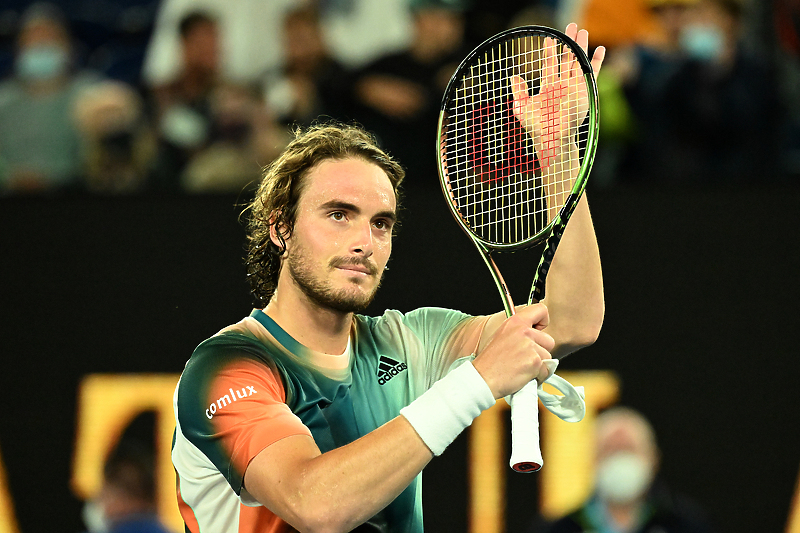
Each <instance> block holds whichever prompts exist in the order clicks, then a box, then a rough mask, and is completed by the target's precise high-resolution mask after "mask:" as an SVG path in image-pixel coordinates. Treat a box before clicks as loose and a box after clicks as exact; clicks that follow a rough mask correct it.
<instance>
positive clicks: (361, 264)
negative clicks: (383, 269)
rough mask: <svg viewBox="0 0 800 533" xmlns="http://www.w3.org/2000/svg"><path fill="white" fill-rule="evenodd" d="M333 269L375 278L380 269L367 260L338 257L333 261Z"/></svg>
mask: <svg viewBox="0 0 800 533" xmlns="http://www.w3.org/2000/svg"><path fill="white" fill-rule="evenodd" d="M331 267H333V268H338V269H340V270H350V271H352V272H359V273H361V274H367V275H369V276H375V275H377V273H378V267H377V266H375V265H373V264H372V263H370V262H369V261H368V260H366V259H357V258H347V257H337V258H334V259H333V260H331Z"/></svg>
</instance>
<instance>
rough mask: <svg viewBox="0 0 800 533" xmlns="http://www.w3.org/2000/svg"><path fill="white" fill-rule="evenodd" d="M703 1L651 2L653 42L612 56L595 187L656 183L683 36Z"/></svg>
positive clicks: (605, 77)
mask: <svg viewBox="0 0 800 533" xmlns="http://www.w3.org/2000/svg"><path fill="white" fill-rule="evenodd" d="M696 1H697V0H649V2H648V4H647V5H648V7H649V9H650V12H651V14H652V17H653V20H655V22H656V30H655V32H654V33H653V35H651V36H650V37H649V38H647V39H640V40H639V41H637V42H634V43H633V44H629V45H623V46H617V47H615V48H612V49H611V50H610V51H609V54H608V59H607V62H606V63H607V65H606V68H605V69H604V70H603V73H602V74H601V75H600V76H599V77H598V91H599V93H600V102H601V109H602V110H603V111H602V112H603V120H602V121H601V122H600V128H601V135H602V139H603V142H602V143H601V145H600V146H599V147H598V153H597V160H596V163H595V167H594V170H593V178H592V184H593V186H598V185H600V186H603V185H610V184H613V183H615V182H617V181H619V180H622V181H643V180H647V179H650V178H651V177H652V176H651V173H652V171H653V167H654V166H657V165H654V162H655V161H658V160H660V158H661V154H662V152H663V150H664V147H665V146H666V144H667V143H668V142H669V139H668V138H667V136H668V132H667V117H666V113H665V108H664V101H665V98H666V94H665V91H666V89H667V84H668V82H669V80H670V78H671V77H672V76H673V75H675V73H676V72H677V71H678V70H679V69H680V67H681V65H682V64H683V62H684V60H685V56H684V53H683V51H682V49H681V41H680V39H681V34H682V32H683V28H684V26H685V24H686V20H687V16H688V15H687V12H688V10H689V8H690V6H691V5H693V4H694V3H695V2H696Z"/></svg>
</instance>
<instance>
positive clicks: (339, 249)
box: [172, 125, 603, 533]
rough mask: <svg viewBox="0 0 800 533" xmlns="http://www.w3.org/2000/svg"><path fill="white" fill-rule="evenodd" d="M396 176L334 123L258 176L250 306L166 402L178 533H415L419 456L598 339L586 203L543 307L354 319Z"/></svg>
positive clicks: (371, 281) (371, 144) (597, 286)
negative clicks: (181, 527)
mask: <svg viewBox="0 0 800 533" xmlns="http://www.w3.org/2000/svg"><path fill="white" fill-rule="evenodd" d="M403 175H404V172H403V170H402V168H401V167H400V166H399V165H398V164H397V163H396V162H395V161H394V160H392V158H391V157H390V156H389V155H388V154H386V153H385V152H384V151H383V150H381V149H380V148H379V147H378V146H377V144H376V142H375V140H374V139H373V138H372V137H371V136H370V135H368V134H367V133H365V132H364V131H362V130H360V129H359V128H356V127H352V126H341V125H327V126H316V127H312V128H310V129H308V130H306V131H302V132H299V133H298V135H297V137H296V138H295V140H294V141H292V142H291V143H290V144H289V145H288V147H287V148H286V150H285V151H284V153H283V154H282V155H281V156H280V157H279V158H278V159H277V160H275V161H274V162H273V163H272V164H271V165H270V166H269V167H268V168H267V169H266V172H265V176H264V180H263V182H262V183H261V185H260V187H259V189H258V191H257V193H256V196H255V199H254V200H253V202H252V204H251V205H250V207H249V217H250V220H249V251H248V258H247V267H248V276H249V280H250V283H251V287H252V292H253V294H254V296H255V298H256V299H257V301H258V305H257V308H256V309H255V310H254V311H253V312H252V313H251V314H250V316H249V317H247V318H245V319H243V320H242V321H240V322H239V323H237V324H235V325H232V326H230V327H228V328H225V329H223V330H222V331H221V332H220V333H218V334H217V335H215V336H214V337H212V338H211V339H208V340H207V341H205V342H203V343H202V344H201V345H200V346H198V348H197V349H196V350H195V352H194V354H193V355H192V358H191V359H190V360H189V362H188V363H187V365H186V369H185V370H184V372H183V374H182V376H181V380H180V383H179V384H178V388H177V390H176V394H175V414H176V420H177V429H176V435H175V441H174V446H173V453H172V457H173V463H174V465H175V468H176V471H177V474H178V498H179V505H180V509H181V512H182V515H183V518H184V521H185V522H186V525H187V531H192V532H194V533H197V532H199V531H213V532H234V531H237V532H255V531H293V530H298V531H312V532H317V531H321V532H328V531H332V532H336V531H351V530H354V529H357V530H358V531H386V532H409V533H411V532H413V533H419V532H421V531H422V508H421V507H422V498H421V472H422V469H423V468H424V467H425V465H426V464H427V463H428V462H429V461H430V460H431V458H432V457H433V456H434V455H438V454H440V453H442V451H443V450H444V448H446V447H447V445H448V444H449V443H450V442H451V441H452V440H453V439H455V437H456V436H457V435H458V434H459V433H460V432H461V431H462V430H463V429H464V428H465V427H466V426H468V425H469V424H470V423H471V422H472V420H473V419H474V418H475V417H476V416H477V415H478V414H480V412H481V411H482V410H484V409H487V408H488V407H490V406H491V405H493V404H494V402H495V399H496V398H501V397H504V396H506V395H508V394H511V393H513V392H515V391H517V390H519V389H520V388H521V387H522V386H523V385H525V384H526V383H528V382H529V381H531V380H532V379H536V378H539V379H541V378H546V377H547V376H548V371H547V369H546V367H545V366H544V365H543V363H542V361H543V360H546V359H549V358H551V356H562V355H565V354H567V353H570V352H572V351H575V350H577V349H578V348H580V347H582V346H585V345H588V344H591V343H592V342H593V341H594V339H595V338H596V336H597V334H598V332H599V329H600V325H601V322H602V318H603V295H602V279H601V274H600V260H599V255H598V252H597V245H596V240H595V237H594V230H593V228H592V223H591V217H590V214H589V210H588V205H587V203H586V201H585V199H584V200H583V201H582V203H581V205H580V206H579V208H578V210H577V211H576V213H575V214H574V215H573V217H572V220H571V222H570V224H569V226H568V228H567V230H566V232H565V235H564V238H563V241H562V244H561V247H560V248H559V250H560V251H559V256H558V259H557V260H556V261H554V262H553V267H552V271H551V274H550V275H549V276H548V289H547V294H548V297H547V300H548V301H547V306H545V305H544V304H537V305H532V306H527V307H522V308H520V309H519V310H518V313H517V314H516V315H515V316H514V317H512V318H510V319H506V317H505V314H504V313H499V314H495V315H490V316H469V315H466V314H463V313H460V312H458V311H453V310H447V309H437V308H422V309H418V310H415V311H412V312H409V313H406V314H403V313H400V312H398V311H392V310H389V311H386V312H385V313H384V314H383V315H382V316H380V317H368V316H363V315H361V314H359V313H360V312H362V311H363V310H364V309H365V308H366V307H367V305H368V304H369V302H370V301H371V300H372V298H373V296H374V294H375V292H376V290H377V289H378V286H379V284H380V280H381V276H382V274H383V271H384V269H385V267H386V263H387V261H388V260H389V256H390V253H391V249H392V234H393V228H394V226H395V223H396V220H397V198H398V187H399V185H400V183H401V182H402V180H403ZM578 272H580V274H579V275H578ZM545 328H547V329H546V330H545ZM475 354H477V356H475Z"/></svg>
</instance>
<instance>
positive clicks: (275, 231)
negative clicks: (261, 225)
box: [269, 212, 292, 249]
mask: <svg viewBox="0 0 800 533" xmlns="http://www.w3.org/2000/svg"><path fill="white" fill-rule="evenodd" d="M278 214H279V212H274V213H272V214H271V215H270V217H269V240H270V241H272V244H274V245H275V246H277V247H278V248H279V249H283V248H285V247H286V244H285V241H286V239H288V238H289V237H290V236H291V233H292V232H291V231H290V230H289V228H287V227H286V224H285V223H283V222H276V220H277V218H278ZM279 232H280V236H279ZM281 238H282V239H283V240H284V242H281Z"/></svg>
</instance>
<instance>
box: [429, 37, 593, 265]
mask: <svg viewBox="0 0 800 533" xmlns="http://www.w3.org/2000/svg"><path fill="white" fill-rule="evenodd" d="M520 80H524V82H525V85H524V86H521V85H520ZM523 90H524V91H526V92H522V91H523ZM515 91H516V93H515ZM526 97H527V100H526ZM523 104H525V105H523ZM554 118H555V119H557V120H560V121H562V122H559V123H558V126H554V125H553V124H554V123H555V122H554ZM564 121H567V122H564ZM569 121H571V122H569ZM564 124H573V125H572V126H570V127H567V128H565V126H564ZM536 132H538V135H537V134H536ZM559 132H566V134H565V135H562V134H560V133H559ZM597 133H598V113H597V88H596V85H595V81H594V75H593V72H592V66H591V63H590V62H589V59H588V57H587V56H586V53H585V52H584V51H583V50H582V49H581V48H580V46H578V45H577V43H575V42H574V41H573V40H572V39H570V38H569V37H567V36H566V35H565V34H564V33H562V32H559V31H557V30H554V29H551V28H546V27H543V26H523V27H519V28H514V29H511V30H507V31H505V32H502V33H499V34H497V35H495V36H494V37H492V38H490V39H488V40H487V41H485V42H484V43H482V44H481V45H479V46H478V47H477V48H475V50H473V51H472V52H471V53H470V54H469V55H467V57H466V58H465V59H464V60H463V61H462V62H461V64H460V65H459V67H458V68H457V69H456V71H455V73H454V74H453V76H452V77H451V79H450V82H449V83H448V85H447V88H446V90H445V93H444V96H443V98H442V104H441V107H440V113H439V123H438V129H437V146H436V150H437V154H436V155H437V160H438V163H439V164H438V168H439V178H440V182H441V185H442V191H443V193H444V195H445V197H446V198H447V199H448V205H449V206H450V209H451V212H452V214H453V215H454V217H455V218H456V220H457V221H458V223H459V225H460V226H461V227H462V229H463V230H464V231H466V232H467V233H468V234H469V235H470V236H471V237H472V238H473V240H474V241H476V244H479V247H484V248H485V249H487V250H508V251H513V250H518V249H522V248H527V247H529V246H533V245H536V244H538V243H540V242H542V241H543V240H544V239H545V237H547V235H549V234H550V233H551V231H552V230H553V228H554V227H555V226H557V225H559V224H561V225H563V224H566V220H567V219H568V218H569V215H570V214H571V212H572V210H573V209H574V208H575V205H577V202H578V200H579V199H580V196H581V194H582V193H583V191H584V189H585V187H586V179H587V177H588V174H589V170H590V169H591V165H592V162H593V160H594V153H595V148H596V144H597ZM562 137H563V138H567V137H569V138H571V140H572V141H574V143H575V146H576V147H577V151H576V155H575V156H574V157H572V158H571V159H570V161H569V164H570V165H574V168H572V167H570V168H571V169H572V170H571V171H570V172H564V171H563V170H564V169H566V166H565V163H564V162H563V161H561V162H560V163H557V164H556V159H555V158H554V157H553V156H552V154H553V150H552V148H553V145H555V144H559V143H560V142H561V141H560V139H561V138H562ZM562 159H563V158H562ZM559 164H560V165H561V171H560V172H559V169H557V168H555V167H556V166H557V165H559ZM567 174H569V179H561V178H560V177H554V176H565V175H567Z"/></svg>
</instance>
